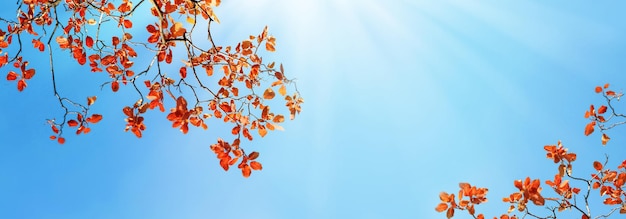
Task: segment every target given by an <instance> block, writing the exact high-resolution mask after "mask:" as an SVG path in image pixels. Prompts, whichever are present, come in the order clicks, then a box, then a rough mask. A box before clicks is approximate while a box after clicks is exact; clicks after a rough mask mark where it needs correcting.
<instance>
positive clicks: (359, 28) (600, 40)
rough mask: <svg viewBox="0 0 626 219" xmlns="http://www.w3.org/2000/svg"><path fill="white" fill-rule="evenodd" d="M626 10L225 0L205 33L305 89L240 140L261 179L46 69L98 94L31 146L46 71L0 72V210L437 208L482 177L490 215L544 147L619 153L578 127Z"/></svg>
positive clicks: (68, 85) (607, 65) (56, 113)
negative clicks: (87, 126) (135, 121)
mask: <svg viewBox="0 0 626 219" xmlns="http://www.w3.org/2000/svg"><path fill="white" fill-rule="evenodd" d="M625 4H626V3H623V2H618V1H611V2H606V1H605V2H597V1H594V2H591V1H574V2H572V1H550V2H546V1H536V0H528V1H488V0H484V1H473V2H469V1H444V0H439V1H426V0H424V1H420V0H406V1H401V0H395V1H373V0H362V1H349V0H343V1H342V0H338V1H329V0H323V1H313V0H301V1H286V0H258V1H243V0H231V1H224V2H223V3H222V5H221V6H220V7H219V8H218V9H217V14H218V16H219V17H220V20H221V24H220V25H214V26H213V27H214V29H213V33H214V34H215V35H216V36H215V39H216V41H217V43H218V44H223V45H227V44H231V45H232V44H236V43H237V42H238V41H240V40H242V39H245V38H246V37H247V36H248V35H250V34H258V33H259V32H260V31H261V30H262V29H263V27H264V26H265V25H268V26H269V27H270V33H272V34H273V35H274V36H275V37H276V38H277V52H276V53H273V54H267V55H266V56H265V59H273V60H276V61H277V62H282V63H283V64H284V65H285V68H286V74H287V76H289V77H294V78H297V82H298V88H299V90H300V92H301V93H302V95H303V96H304V98H305V103H304V105H303V112H302V114H300V116H299V118H297V119H296V120H294V121H288V122H287V123H285V124H284V125H283V126H284V127H285V129H286V130H285V131H283V132H274V133H270V134H269V135H268V136H266V137H265V138H263V139H261V138H257V139H256V140H255V141H253V142H245V144H246V146H247V147H248V148H251V149H252V150H257V151H260V153H261V156H260V158H259V159H260V161H261V162H262V163H263V167H264V169H263V171H260V172H253V174H252V176H251V177H250V178H248V179H245V178H243V177H241V173H240V172H238V171H236V169H235V171H229V172H224V171H223V170H222V169H221V168H220V167H219V165H218V161H217V160H216V158H215V155H214V154H213V153H212V152H211V151H210V149H209V145H210V144H212V143H214V142H215V139H216V138H217V137H218V136H227V134H228V133H229V132H228V130H220V129H219V128H220V125H219V124H216V123H213V124H209V125H210V129H209V131H208V132H204V131H195V130H194V131H191V132H190V133H189V134H187V135H182V134H181V133H180V132H179V131H178V130H176V129H172V128H170V124H169V122H168V121H167V120H166V119H165V118H164V117H165V114H158V113H152V114H149V115H148V118H147V119H148V120H149V121H148V122H149V123H148V124H147V125H148V129H147V130H146V132H145V133H144V137H143V138H141V139H137V138H135V137H134V136H133V135H132V134H130V133H124V132H123V128H124V121H123V114H122V112H121V108H122V107H123V106H124V105H127V104H130V103H132V102H133V101H134V98H135V97H129V96H125V95H124V93H117V94H112V93H111V92H110V91H109V90H108V89H104V90H100V89H99V87H98V85H99V83H101V82H104V81H106V80H107V78H106V76H104V75H102V74H100V75H98V74H93V73H90V72H89V70H88V69H83V68H77V67H74V66H73V65H64V64H63V63H61V64H57V66H59V69H60V70H57V75H59V76H58V77H59V79H58V80H59V81H58V83H59V84H60V86H61V88H60V91H61V92H62V93H63V94H65V95H67V96H70V97H75V98H85V96H91V95H97V96H98V101H97V102H96V104H95V105H93V109H92V110H94V112H100V113H102V114H104V120H103V121H102V122H100V123H99V124H97V125H94V126H92V132H91V133H89V134H88V135H86V136H70V135H68V136H66V137H67V138H68V141H67V143H66V144H64V145H58V144H56V143H55V142H52V141H50V140H48V138H47V137H48V136H49V135H50V128H49V126H47V125H46V122H45V121H46V120H45V119H48V118H55V117H56V118H58V117H60V116H61V113H62V112H61V110H60V108H58V107H57V105H56V104H57V103H58V102H56V99H55V98H54V96H53V93H52V88H51V84H50V81H49V74H47V73H46V71H45V70H39V71H38V72H37V75H35V77H34V79H32V80H30V81H29V86H28V87H27V88H26V90H25V91H24V92H21V93H20V92H17V90H16V89H15V83H14V82H8V81H2V82H0V89H2V90H3V92H2V93H0V102H1V103H3V105H4V107H2V108H0V114H1V115H2V116H1V117H0V133H1V134H0V136H2V137H3V142H2V143H0V149H1V150H2V153H0V218H248V217H255V218H444V217H445V215H443V214H439V213H436V212H435V211H434V207H435V206H436V205H437V204H438V202H439V199H438V193H439V192H440V191H448V192H455V191H457V189H458V186H457V185H458V182H470V183H472V184H475V185H477V186H480V187H488V188H489V189H490V190H489V195H488V197H489V198H490V201H489V202H488V203H486V204H485V206H481V207H478V208H477V211H479V212H485V213H487V215H488V216H489V217H492V216H495V215H500V214H501V213H503V212H505V211H506V209H507V207H508V205H506V204H503V203H501V202H500V199H501V198H502V197H503V196H505V195H508V194H509V193H512V192H514V187H513V180H515V179H522V178H525V177H526V176H531V177H532V178H541V179H542V183H543V181H545V180H546V179H552V177H553V176H554V174H555V173H556V166H554V165H553V164H552V162H551V161H549V160H547V159H545V158H544V157H545V153H544V151H543V146H544V145H547V144H556V142H557V141H558V140H562V141H563V143H564V145H565V146H566V147H569V148H570V150H572V151H574V152H576V153H578V155H579V161H577V162H576V163H575V165H576V164H577V165H578V166H574V168H575V170H574V171H575V173H580V174H581V175H582V176H588V173H590V171H591V163H592V162H593V160H596V159H603V157H604V154H605V153H606V154H609V156H610V161H611V166H613V167H614V166H616V165H617V162H618V161H621V160H623V159H625V158H624V149H623V147H624V143H625V141H626V139H622V138H620V136H619V134H618V133H620V132H621V130H620V129H617V130H614V131H613V132H611V133H614V134H613V139H612V140H611V142H610V144H609V145H608V146H607V147H602V146H600V140H599V138H600V137H599V135H598V134H597V133H596V134H594V135H593V136H591V137H585V136H584V135H583V128H584V125H585V124H586V122H587V121H586V120H585V119H584V118H583V115H584V111H585V110H586V109H587V108H588V107H589V104H592V103H593V104H601V103H602V99H601V97H600V96H599V95H596V94H594V93H593V87H595V86H596V85H600V84H604V83H607V82H610V83H612V87H613V88H614V89H616V90H618V91H619V90H622V89H623V88H624V87H626V84H622V81H624V79H625V78H624V77H623V76H622V72H623V71H624V68H625V67H626V65H625V64H624V63H625V62H624V61H623V57H624V56H625V55H626V41H625V40H624V39H626V23H624V22H623V20H624V16H625V15H624V13H623V11H622V10H621V9H622V8H623V7H624V6H626V5H625ZM9 11H12V9H11V10H9ZM7 13H9V14H11V13H10V12H7V9H4V10H2V16H3V17H4V16H6V15H7ZM140 22H141V21H137V23H140ZM145 22H146V23H148V22H152V21H149V20H146V21H145ZM137 23H136V24H137ZM137 31H138V32H143V29H141V28H137ZM28 49H30V47H29V48H28ZM26 53H27V54H30V53H33V50H32V49H30V50H27V51H26ZM34 63H35V64H34V65H37V66H39V65H40V66H42V68H45V67H46V66H47V60H46V61H44V62H41V63H39V62H34ZM7 69H8V68H2V69H0V71H1V72H2V74H5V73H6V72H7V71H8V70H7ZM171 71H174V70H171ZM88 82H93V83H91V84H89V83H88ZM126 94H128V93H126ZM68 134H69V133H68ZM609 134H610V133H609ZM549 190H550V189H549V188H547V187H545V186H544V191H545V193H546V194H553V193H550V191H549ZM596 198H597V197H596ZM595 200H598V199H595ZM592 207H593V206H592ZM598 207H599V206H598ZM597 209H598V210H595V211H594V212H595V214H597V213H600V212H602V211H601V210H600V208H597ZM578 217H579V216H578ZM458 218H469V217H468V216H467V215H465V214H460V215H459V216H458Z"/></svg>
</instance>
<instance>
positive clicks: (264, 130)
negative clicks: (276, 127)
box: [259, 128, 267, 137]
mask: <svg viewBox="0 0 626 219" xmlns="http://www.w3.org/2000/svg"><path fill="white" fill-rule="evenodd" d="M259 135H260V136H261V137H265V135H267V129H265V128H259Z"/></svg>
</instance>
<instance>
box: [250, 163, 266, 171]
mask: <svg viewBox="0 0 626 219" xmlns="http://www.w3.org/2000/svg"><path fill="white" fill-rule="evenodd" d="M250 167H251V168H252V169H253V170H262V169H263V165H261V163H259V162H256V161H251V162H250Z"/></svg>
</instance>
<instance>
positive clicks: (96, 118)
mask: <svg viewBox="0 0 626 219" xmlns="http://www.w3.org/2000/svg"><path fill="white" fill-rule="evenodd" d="M100 120H102V115H100V114H93V115H91V117H89V118H87V119H86V121H87V122H90V123H98V122H100Z"/></svg>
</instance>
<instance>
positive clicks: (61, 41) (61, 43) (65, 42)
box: [56, 36, 70, 49]
mask: <svg viewBox="0 0 626 219" xmlns="http://www.w3.org/2000/svg"><path fill="white" fill-rule="evenodd" d="M56 41H57V43H58V44H59V47H61V49H67V48H70V42H69V41H68V40H67V38H65V37H62V36H58V37H57V38H56Z"/></svg>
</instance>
